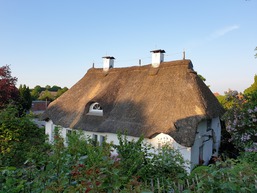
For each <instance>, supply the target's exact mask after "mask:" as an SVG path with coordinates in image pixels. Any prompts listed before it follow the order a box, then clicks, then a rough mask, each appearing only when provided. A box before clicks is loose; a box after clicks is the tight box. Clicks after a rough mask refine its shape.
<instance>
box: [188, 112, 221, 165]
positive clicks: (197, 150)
mask: <svg viewBox="0 0 257 193" xmlns="http://www.w3.org/2000/svg"><path fill="white" fill-rule="evenodd" d="M220 138H221V126H220V119H219V117H217V118H213V119H212V121H211V129H209V130H207V121H206V120H205V121H202V122H201V123H200V124H199V125H198V128H197V134H196V136H195V142H194V144H193V146H192V154H191V168H192V169H193V168H194V167H195V166H196V165H198V164H204V165H207V164H208V163H209V160H210V159H211V157H212V155H218V149H219V145H220ZM214 149H215V150H214ZM201 160H202V163H200V162H201Z"/></svg>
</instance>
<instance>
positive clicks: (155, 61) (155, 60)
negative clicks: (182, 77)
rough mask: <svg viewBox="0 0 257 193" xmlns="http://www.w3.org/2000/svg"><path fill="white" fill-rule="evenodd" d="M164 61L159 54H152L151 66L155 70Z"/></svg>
mask: <svg viewBox="0 0 257 193" xmlns="http://www.w3.org/2000/svg"><path fill="white" fill-rule="evenodd" d="M163 61H164V54H163V53H161V52H157V53H152V66H153V67H155V68H157V67H158V66H159V65H160V63H161V62H163Z"/></svg>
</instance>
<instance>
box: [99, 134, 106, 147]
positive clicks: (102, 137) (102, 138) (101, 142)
mask: <svg viewBox="0 0 257 193" xmlns="http://www.w3.org/2000/svg"><path fill="white" fill-rule="evenodd" d="M104 141H105V136H103V135H100V145H102V144H103V143H104Z"/></svg>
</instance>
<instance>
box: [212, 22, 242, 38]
mask: <svg viewBox="0 0 257 193" xmlns="http://www.w3.org/2000/svg"><path fill="white" fill-rule="evenodd" d="M237 29H239V26H238V25H231V26H226V27H224V28H222V29H219V30H216V31H215V32H214V33H212V34H211V38H219V37H221V36H224V35H226V34H227V33H229V32H231V31H234V30H237Z"/></svg>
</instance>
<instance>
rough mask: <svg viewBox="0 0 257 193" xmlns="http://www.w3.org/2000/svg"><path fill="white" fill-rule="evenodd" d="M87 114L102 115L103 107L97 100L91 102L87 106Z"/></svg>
mask: <svg viewBox="0 0 257 193" xmlns="http://www.w3.org/2000/svg"><path fill="white" fill-rule="evenodd" d="M87 114H88V115H95V116H103V109H102V107H101V105H100V104H99V103H97V102H95V103H92V104H91V105H90V107H89V111H88V113H87Z"/></svg>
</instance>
